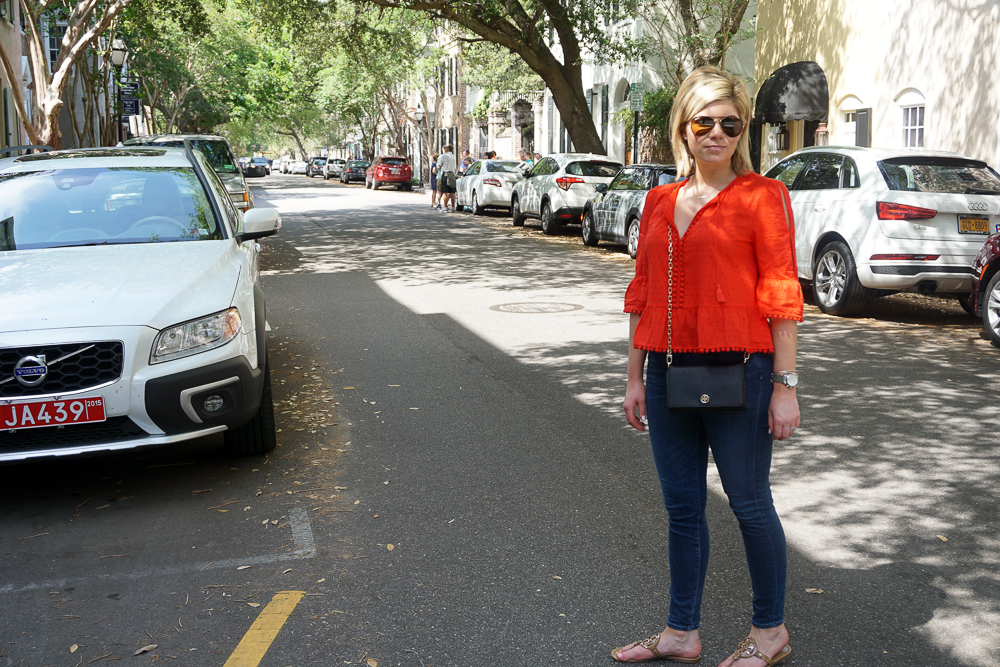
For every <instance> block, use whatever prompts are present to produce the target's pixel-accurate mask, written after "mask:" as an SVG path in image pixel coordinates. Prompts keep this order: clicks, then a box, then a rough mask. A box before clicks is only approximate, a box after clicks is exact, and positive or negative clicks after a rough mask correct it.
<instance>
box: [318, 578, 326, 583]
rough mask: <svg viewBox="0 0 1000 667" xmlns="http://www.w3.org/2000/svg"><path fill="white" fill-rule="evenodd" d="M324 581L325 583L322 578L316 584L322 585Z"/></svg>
mask: <svg viewBox="0 0 1000 667" xmlns="http://www.w3.org/2000/svg"><path fill="white" fill-rule="evenodd" d="M324 581H326V579H325V578H324V579H320V580H319V581H317V582H316V583H317V584H322V583H323V582H324Z"/></svg>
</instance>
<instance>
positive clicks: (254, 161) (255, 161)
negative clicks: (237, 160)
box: [246, 157, 271, 177]
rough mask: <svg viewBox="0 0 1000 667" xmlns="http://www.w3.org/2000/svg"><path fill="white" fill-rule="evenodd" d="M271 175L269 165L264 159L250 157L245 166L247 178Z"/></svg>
mask: <svg viewBox="0 0 1000 667" xmlns="http://www.w3.org/2000/svg"><path fill="white" fill-rule="evenodd" d="M270 173H271V165H269V164H268V163H267V158H266V157H252V158H250V164H249V165H247V171H246V175H247V176H258V177H263V176H267V175H269V174H270Z"/></svg>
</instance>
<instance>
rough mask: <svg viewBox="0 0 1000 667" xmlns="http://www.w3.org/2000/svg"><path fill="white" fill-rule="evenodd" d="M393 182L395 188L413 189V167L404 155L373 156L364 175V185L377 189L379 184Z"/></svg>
mask: <svg viewBox="0 0 1000 667" xmlns="http://www.w3.org/2000/svg"><path fill="white" fill-rule="evenodd" d="M387 183H395V184H396V189H397V190H412V189H413V169H411V168H410V163H409V162H408V161H407V159H406V158H405V157H393V156H385V155H383V156H381V157H377V158H375V161H374V162H372V164H371V166H370V167H368V172H367V173H366V175H365V187H367V188H371V189H372V190H378V188H379V186H380V185H385V184H387Z"/></svg>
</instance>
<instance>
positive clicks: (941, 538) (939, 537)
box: [937, 535, 948, 542]
mask: <svg viewBox="0 0 1000 667" xmlns="http://www.w3.org/2000/svg"><path fill="white" fill-rule="evenodd" d="M937 538H938V539H939V540H941V541H942V542H947V541H948V538H947V537H945V536H944V535H938V536H937Z"/></svg>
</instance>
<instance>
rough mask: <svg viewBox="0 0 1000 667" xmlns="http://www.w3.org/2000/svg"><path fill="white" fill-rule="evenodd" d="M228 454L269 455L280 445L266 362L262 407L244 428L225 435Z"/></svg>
mask: <svg viewBox="0 0 1000 667" xmlns="http://www.w3.org/2000/svg"><path fill="white" fill-rule="evenodd" d="M223 440H224V442H225V447H226V453H227V454H229V455H230V456H249V455H260V454H267V453H268V452H270V451H273V450H274V448H275V446H276V445H277V444H278V436H277V435H276V434H275V431H274V402H273V401H272V400H271V365H270V364H269V363H268V362H267V361H266V357H265V361H264V389H263V391H261V394H260V407H259V408H258V409H257V414H255V415H254V416H253V419H251V420H250V421H248V422H247V423H246V424H244V425H243V426H239V427H237V428H231V429H229V430H227V431H226V432H225V433H224V434H223Z"/></svg>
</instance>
